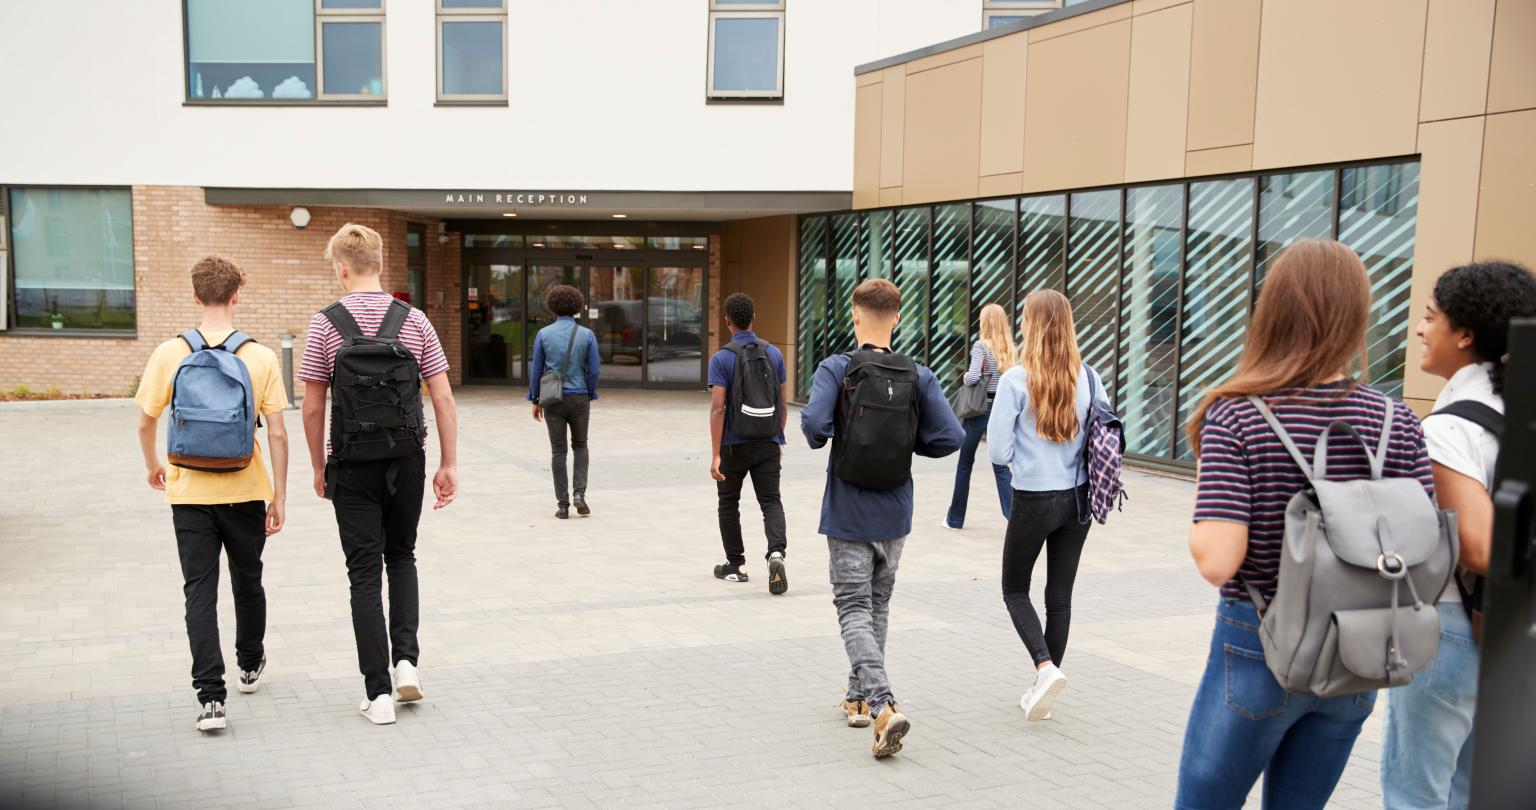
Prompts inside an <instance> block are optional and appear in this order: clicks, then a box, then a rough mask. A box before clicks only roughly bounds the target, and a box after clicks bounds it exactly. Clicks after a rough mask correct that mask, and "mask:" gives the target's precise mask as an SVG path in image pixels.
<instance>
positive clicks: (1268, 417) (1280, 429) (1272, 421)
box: [1248, 394, 1328, 481]
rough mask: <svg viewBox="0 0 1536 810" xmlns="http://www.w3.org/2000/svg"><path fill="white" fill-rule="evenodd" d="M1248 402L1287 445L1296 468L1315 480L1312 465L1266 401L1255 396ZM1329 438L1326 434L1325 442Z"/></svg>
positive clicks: (1286, 448) (1309, 479)
mask: <svg viewBox="0 0 1536 810" xmlns="http://www.w3.org/2000/svg"><path fill="white" fill-rule="evenodd" d="M1248 401H1249V402H1251V403H1253V407H1255V408H1258V409H1259V415H1260V416H1262V417H1264V421H1265V422H1268V423H1269V429H1270V430H1273V431H1274V432H1275V435H1276V436H1278V437H1280V443H1281V444H1283V445H1285V451H1286V452H1287V453H1290V454H1291V458H1292V459H1293V460H1294V461H1295V462H1296V466H1298V467H1300V468H1301V474H1302V475H1304V476H1306V478H1307V480H1308V481H1312V480H1314V479H1313V476H1312V465H1311V464H1308V463H1307V457H1306V456H1304V455H1302V454H1301V448H1299V447H1297V446H1296V442H1295V441H1294V440H1292V439H1291V434H1289V433H1287V432H1285V427H1284V426H1283V425H1281V424H1280V420H1279V419H1277V418H1276V417H1275V412H1274V411H1272V410H1270V409H1269V406H1268V405H1265V404H1264V400H1262V399H1260V398H1259V397H1258V396H1256V395H1254V394H1249V395H1248ZM1327 437H1328V434H1327V433H1324V434H1323V440H1324V441H1326V440H1327Z"/></svg>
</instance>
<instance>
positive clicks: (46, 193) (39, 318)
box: [0, 188, 136, 329]
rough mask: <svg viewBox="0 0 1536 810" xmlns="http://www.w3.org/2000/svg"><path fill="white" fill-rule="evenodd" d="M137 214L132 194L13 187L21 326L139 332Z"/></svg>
mask: <svg viewBox="0 0 1536 810" xmlns="http://www.w3.org/2000/svg"><path fill="white" fill-rule="evenodd" d="M132 209H133V201H132V197H131V194H130V193H129V192H128V191H127V190H126V189H114V190H105V189H78V188H71V189H63V188H13V189H11V192H10V217H11V234H10V242H11V254H12V261H13V262H14V265H13V266H14V269H15V281H14V287H15V299H14V300H15V307H16V310H15V311H16V314H15V319H16V320H15V324H16V326H18V327H34V328H40V329H53V328H57V329H133V328H134V325H135V323H136V317H135V312H134V284H133V218H132ZM0 294H3V291H0Z"/></svg>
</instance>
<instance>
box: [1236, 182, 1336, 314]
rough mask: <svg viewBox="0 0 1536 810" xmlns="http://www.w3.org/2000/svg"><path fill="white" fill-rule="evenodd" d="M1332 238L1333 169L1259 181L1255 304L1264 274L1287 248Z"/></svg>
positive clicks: (1255, 248) (1254, 283) (1254, 278)
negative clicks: (1299, 241)
mask: <svg viewBox="0 0 1536 810" xmlns="http://www.w3.org/2000/svg"><path fill="white" fill-rule="evenodd" d="M1332 238H1333V170H1332V169H1324V170H1322V171H1316V172H1298V173H1295V174H1272V175H1268V176H1266V177H1260V178H1259V243H1258V244H1257V245H1255V246H1254V251H1255V259H1254V264H1255V268H1254V276H1253V287H1254V299H1253V300H1254V301H1255V302H1257V301H1258V300H1259V299H1258V289H1259V287H1260V286H1262V285H1263V283H1264V273H1265V272H1267V271H1268V270H1269V266H1270V265H1271V264H1273V263H1274V261H1275V257H1276V256H1278V255H1280V251H1282V250H1284V249H1285V246H1286V245H1289V244H1290V243H1292V242H1295V241H1296V240H1298V239H1332Z"/></svg>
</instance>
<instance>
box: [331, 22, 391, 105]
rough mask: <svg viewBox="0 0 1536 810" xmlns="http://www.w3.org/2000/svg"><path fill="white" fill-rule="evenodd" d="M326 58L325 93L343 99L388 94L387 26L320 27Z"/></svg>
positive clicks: (337, 24) (342, 24) (345, 24)
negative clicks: (386, 61) (340, 96)
mask: <svg viewBox="0 0 1536 810" xmlns="http://www.w3.org/2000/svg"><path fill="white" fill-rule="evenodd" d="M320 35H321V42H322V43H323V44H322V47H321V53H322V54H324V57H325V92H327V93H334V94H340V95H362V96H379V95H383V94H384V24H383V23H379V22H325V23H321V24H320Z"/></svg>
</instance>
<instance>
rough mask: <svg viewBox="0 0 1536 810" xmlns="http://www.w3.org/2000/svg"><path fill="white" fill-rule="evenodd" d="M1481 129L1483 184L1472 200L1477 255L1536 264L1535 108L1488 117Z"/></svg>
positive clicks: (1530, 264)
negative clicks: (1535, 223)
mask: <svg viewBox="0 0 1536 810" xmlns="http://www.w3.org/2000/svg"><path fill="white" fill-rule="evenodd" d="M1487 122H1488V123H1487V129H1486V130H1485V131H1484V133H1483V167H1482V169H1483V173H1482V178H1483V187H1482V193H1481V194H1480V195H1479V197H1478V203H1477V253H1476V256H1477V258H1479V259H1514V260H1515V261H1517V262H1520V263H1522V264H1524V265H1526V266H1528V267H1536V228H1533V227H1532V226H1531V212H1532V211H1536V158H1533V157H1532V154H1531V149H1532V148H1531V145H1532V144H1536V110H1524V111H1521V112H1511V113H1501V114H1499V115H1490V116H1488V118H1487Z"/></svg>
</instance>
